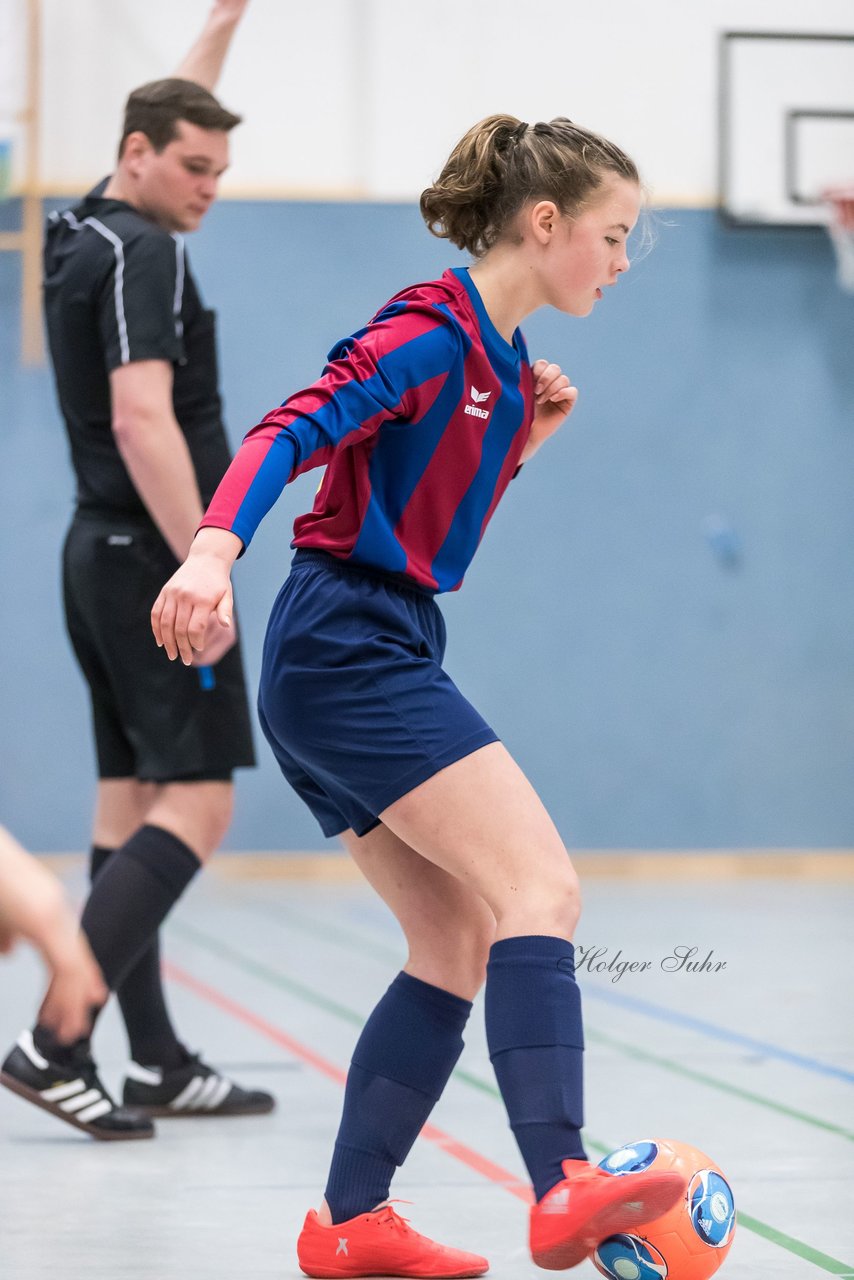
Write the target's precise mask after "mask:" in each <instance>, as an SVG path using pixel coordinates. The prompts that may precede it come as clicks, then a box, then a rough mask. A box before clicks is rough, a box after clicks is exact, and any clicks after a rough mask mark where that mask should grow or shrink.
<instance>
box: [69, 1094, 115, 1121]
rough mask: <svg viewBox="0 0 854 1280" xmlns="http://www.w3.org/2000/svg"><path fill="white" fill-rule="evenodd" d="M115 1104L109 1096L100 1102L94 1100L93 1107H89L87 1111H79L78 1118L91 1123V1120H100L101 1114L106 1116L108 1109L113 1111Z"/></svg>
mask: <svg viewBox="0 0 854 1280" xmlns="http://www.w3.org/2000/svg"><path fill="white" fill-rule="evenodd" d="M112 1109H113V1104H112V1103H111V1102H110V1100H109V1099H108V1098H101V1101H100V1102H93V1103H92V1106H91V1107H87V1108H86V1110H85V1111H78V1112H77V1116H76V1119H77V1120H82V1121H83V1122H84V1123H85V1124H89V1122H90V1121H91V1120H98V1119H100V1117H101V1116H105V1115H106V1114H107V1112H108V1111H112Z"/></svg>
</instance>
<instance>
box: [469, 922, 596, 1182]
mask: <svg viewBox="0 0 854 1280" xmlns="http://www.w3.org/2000/svg"><path fill="white" fill-rule="evenodd" d="M574 955H575V952H574V948H573V946H572V943H571V942H566V941H565V940H564V939H563V938H551V937H539V936H534V937H522V938H504V939H503V940H502V941H501V942H496V943H495V944H494V946H493V947H492V950H491V951H490V953H489V965H488V967H487V971H486V1038H487V1043H488V1045H489V1056H490V1059H491V1061H492V1065H493V1067H494V1069H495V1075H496V1078H497V1080H498V1087H499V1089H500V1090H501V1096H502V1098H503V1099H504V1105H505V1106H506V1108H507V1115H508V1116H509V1119H510V1127H511V1129H512V1130H513V1134H514V1136H515V1138H516V1141H517V1142H518V1144H519V1150H520V1151H521V1153H522V1158H523V1160H524V1161H525V1164H526V1166H527V1169H528V1173H529V1174H530V1176H531V1181H532V1183H533V1184H534V1194H535V1196H536V1198H537V1199H538V1200H541V1199H542V1197H543V1196H544V1195H545V1194H546V1192H547V1191H550V1190H551V1188H552V1187H553V1186H555V1185H556V1183H558V1182H560V1180H561V1178H562V1177H563V1173H562V1170H561V1161H563V1160H567V1159H570V1160H585V1159H586V1158H587V1157H586V1155H585V1152H584V1147H583V1145H582V1142H581V1133H580V1130H581V1126H582V1124H583V1122H584V1121H583V1081H582V1055H583V1049H584V1036H583V1032H582V1025H581V993H580V992H579V990H578V986H577V984H576V981H575V965H574Z"/></svg>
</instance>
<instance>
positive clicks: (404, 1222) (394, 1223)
mask: <svg viewBox="0 0 854 1280" xmlns="http://www.w3.org/2000/svg"><path fill="white" fill-rule="evenodd" d="M411 1203H412V1201H411V1200H389V1201H388V1203H387V1204H385V1205H383V1207H382V1209H380V1210H379V1213H378V1214H377V1222H378V1223H379V1224H380V1225H381V1226H386V1225H388V1226H390V1227H393V1228H394V1229H395V1230H397V1231H400V1230H403V1231H411V1230H412V1228H411V1227H410V1225H409V1219H408V1218H404V1216H403V1214H402V1213H398V1212H397V1211H396V1210H395V1209H393V1208H392V1205H394V1204H411Z"/></svg>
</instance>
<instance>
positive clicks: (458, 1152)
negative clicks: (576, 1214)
mask: <svg viewBox="0 0 854 1280" xmlns="http://www.w3.org/2000/svg"><path fill="white" fill-rule="evenodd" d="M163 968H164V971H165V973H166V976H167V977H168V978H170V979H171V980H172V981H173V982H177V983H179V984H180V985H181V986H182V987H186V988H187V990H188V991H192V992H193V994H194V995H196V996H198V997H199V998H200V999H201V1000H207V1002H208V1004H212V1005H214V1006H215V1007H216V1008H217V1009H220V1010H222V1012H223V1013H228V1014H230V1015H231V1017H232V1018H235V1019H236V1020H237V1021H238V1022H242V1023H244V1024H245V1025H246V1026H247V1027H251V1028H252V1029H253V1031H257V1032H258V1033H259V1034H260V1035H262V1036H266V1038H267V1039H268V1040H272V1041H273V1043H274V1044H277V1045H279V1046H280V1048H282V1049H287V1051H288V1053H292V1054H293V1056H294V1057H295V1058H299V1059H300V1060H301V1061H302V1062H305V1063H307V1064H308V1065H309V1066H310V1067H314V1069H315V1071H319V1072H320V1074H321V1075H324V1076H326V1077H327V1078H328V1079H329V1080H334V1081H335V1083H336V1084H340V1085H344V1084H345V1083H346V1081H347V1073H346V1071H342V1070H341V1068H340V1067H336V1066H335V1064H334V1063H332V1062H328V1061H327V1060H326V1058H323V1057H321V1055H320V1054H319V1053H315V1051H314V1050H313V1049H310V1048H309V1047H308V1046H307V1045H304V1044H302V1043H301V1042H300V1041H299V1040H295V1039H294V1037H293V1036H291V1035H288V1033H287V1032H286V1031H282V1030H281V1028H280V1027H276V1026H274V1025H273V1023H272V1022H268V1021H267V1019H266V1018H262V1017H260V1016H259V1015H258V1014H257V1013H253V1012H252V1010H251V1009H247V1008H245V1007H244V1006H243V1005H242V1004H238V1003H237V1001H236V1000H232V999H231V998H230V997H229V996H227V995H224V994H223V993H222V992H221V991H217V989H216V988H215V987H211V986H209V985H208V983H206V982H202V981H200V979H199V978H196V977H194V976H193V974H191V973H188V972H187V970H186V969H181V968H179V967H178V966H177V965H175V964H172V962H171V961H167V962H166V963H164V965H163ZM421 1137H422V1138H426V1139H427V1141H428V1142H433V1143H435V1144H436V1146H437V1147H441V1149H442V1150H443V1151H445V1152H447V1154H448V1155H449V1156H453V1158H454V1159H455V1160H459V1161H460V1163H461V1164H464V1165H466V1166H467V1167H468V1168H469V1169H473V1170H474V1172H475V1173H479V1174H480V1175H481V1176H482V1177H484V1178H486V1179H487V1180H488V1181H489V1182H494V1183H495V1185H496V1186H499V1187H503V1188H504V1190H505V1191H509V1192H510V1194H511V1195H513V1196H516V1197H517V1198H518V1199H519V1200H524V1201H525V1203H526V1204H530V1203H531V1202H532V1199H533V1196H532V1193H531V1188H530V1187H529V1186H528V1184H527V1183H525V1182H522V1181H521V1180H520V1179H519V1178H517V1177H516V1175H515V1174H514V1173H511V1172H510V1171H509V1169H502V1167H501V1165H499V1164H493V1162H492V1161H491V1160H487V1158H486V1156H482V1155H480V1154H479V1153H478V1152H477V1151H473V1150H472V1148H471V1147H467V1146H466V1145H465V1143H463V1142H458V1141H457V1140H456V1138H452V1137H451V1135H450V1134H448V1133H445V1132H444V1131H443V1130H442V1129H437V1128H436V1126H435V1125H432V1124H425V1126H424V1128H423V1129H422V1130H421Z"/></svg>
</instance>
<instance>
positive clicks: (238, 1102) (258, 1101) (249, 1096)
mask: <svg viewBox="0 0 854 1280" xmlns="http://www.w3.org/2000/svg"><path fill="white" fill-rule="evenodd" d="M122 1100H123V1102H124V1104H125V1106H126V1107H132V1108H133V1109H134V1111H141V1112H142V1113H143V1114H144V1115H147V1116H262V1115H266V1114H267V1112H269V1111H272V1110H273V1108H274V1107H275V1105H276V1100H275V1098H273V1096H272V1094H269V1093H264V1092H263V1091H262V1090H261V1089H241V1087H240V1085H239V1084H234V1082H233V1081H231V1080H228V1079H226V1077H225V1076H221V1075H219V1073H218V1072H216V1071H214V1069H213V1067H209V1066H207V1064H206V1063H204V1062H202V1060H201V1058H200V1057H199V1055H198V1054H197V1053H195V1054H192V1053H188V1052H187V1051H186V1050H185V1061H184V1062H183V1063H182V1065H181V1066H180V1067H173V1068H171V1069H169V1070H166V1069H165V1068H163V1067H144V1066H140V1065H139V1063H137V1062H131V1063H129V1064H128V1068H127V1072H126V1073H125V1082H124V1088H123V1090H122Z"/></svg>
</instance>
